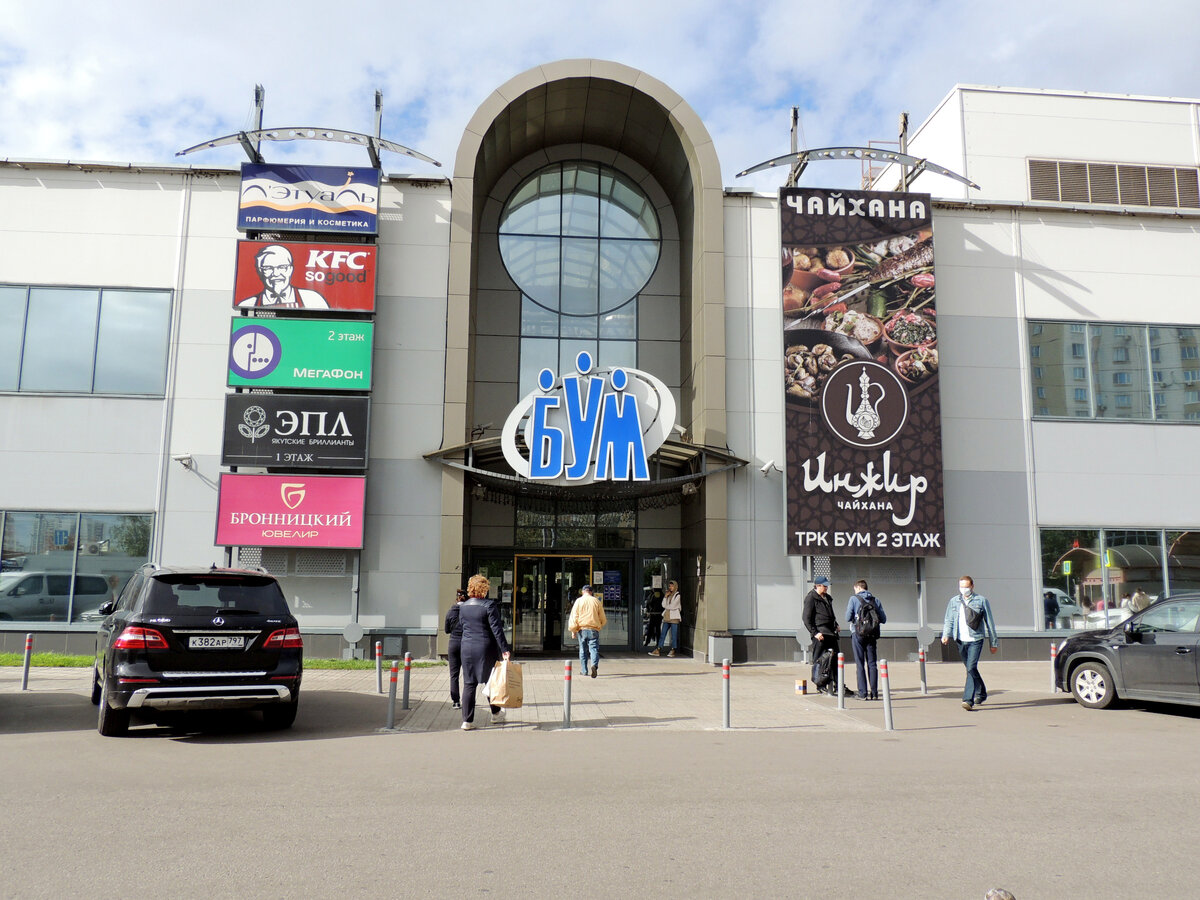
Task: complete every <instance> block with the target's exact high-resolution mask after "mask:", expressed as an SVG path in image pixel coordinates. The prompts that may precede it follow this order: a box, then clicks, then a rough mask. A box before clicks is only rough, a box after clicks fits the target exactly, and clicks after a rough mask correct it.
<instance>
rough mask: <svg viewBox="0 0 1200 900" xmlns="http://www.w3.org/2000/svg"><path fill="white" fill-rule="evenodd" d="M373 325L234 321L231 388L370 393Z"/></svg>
mask: <svg viewBox="0 0 1200 900" xmlns="http://www.w3.org/2000/svg"><path fill="white" fill-rule="evenodd" d="M374 333H375V326H374V325H373V324H372V323H371V322H358V321H355V322H346V321H341V320H330V319H318V320H314V319H266V318H253V319H250V318H240V317H235V318H234V319H233V321H232V322H231V323H230V336H229V377H228V380H227V382H226V383H227V384H228V385H229V386H230V387H252V388H307V389H311V390H332V391H368V390H370V389H371V346H372V343H373V339H374Z"/></svg>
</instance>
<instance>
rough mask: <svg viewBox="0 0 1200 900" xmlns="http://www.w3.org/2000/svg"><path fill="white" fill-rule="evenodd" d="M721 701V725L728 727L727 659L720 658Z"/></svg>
mask: <svg viewBox="0 0 1200 900" xmlns="http://www.w3.org/2000/svg"><path fill="white" fill-rule="evenodd" d="M721 703H722V706H723V709H724V714H723V715H722V717H721V727H722V728H728V727H729V660H727V659H723V660H721Z"/></svg>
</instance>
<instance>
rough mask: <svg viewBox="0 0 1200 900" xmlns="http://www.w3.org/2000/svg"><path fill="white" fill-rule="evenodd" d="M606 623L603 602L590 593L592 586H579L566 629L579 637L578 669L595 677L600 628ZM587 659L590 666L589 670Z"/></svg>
mask: <svg viewBox="0 0 1200 900" xmlns="http://www.w3.org/2000/svg"><path fill="white" fill-rule="evenodd" d="M607 624H608V617H607V616H606V615H604V604H603V603H601V602H600V601H599V600H598V599H597V598H596V596H595V595H593V594H592V586H591V585H590V584H585V585H584V586H583V587H582V588H580V594H579V599H577V600H576V601H575V603H574V605H572V607H571V615H570V618H568V619H567V630H568V631H569V632H571V637H574V638H578V639H579V671H581V672H582V673H583V674H584V675H591V676H592V677H593V678H595V677H596V676H597V675H598V674H599V673H600V629H601V628H603V627H604V626H605V625H607ZM589 661H590V663H591V667H590V670H589V665H588V664H589Z"/></svg>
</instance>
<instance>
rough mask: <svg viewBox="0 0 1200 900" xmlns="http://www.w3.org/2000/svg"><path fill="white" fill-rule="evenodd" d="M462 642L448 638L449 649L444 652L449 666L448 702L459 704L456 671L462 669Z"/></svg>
mask: <svg viewBox="0 0 1200 900" xmlns="http://www.w3.org/2000/svg"><path fill="white" fill-rule="evenodd" d="M461 648H462V641H460V640H459V639H457V638H450V647H449V649H447V650H446V662H447V663H449V664H450V702H451V703H458V702H459V697H460V695H459V692H458V670H459V669H461V668H462V649H461Z"/></svg>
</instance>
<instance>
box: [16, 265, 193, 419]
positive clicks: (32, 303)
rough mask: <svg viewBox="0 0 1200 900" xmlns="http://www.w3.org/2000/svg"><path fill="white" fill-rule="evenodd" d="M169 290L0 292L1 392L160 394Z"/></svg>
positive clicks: (163, 382)
mask: <svg viewBox="0 0 1200 900" xmlns="http://www.w3.org/2000/svg"><path fill="white" fill-rule="evenodd" d="M170 318H171V294H170V292H169V291H141V290H139V291H132V290H116V289H107V288H104V289H102V288H75V287H58V288H49V287H18V286H0V391H31V392H38V393H43V392H44V393H59V392H61V393H74V394H92V393H95V394H141V395H151V396H162V394H163V393H164V392H165V390H166V381H167V353H168V349H169V346H170Z"/></svg>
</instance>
